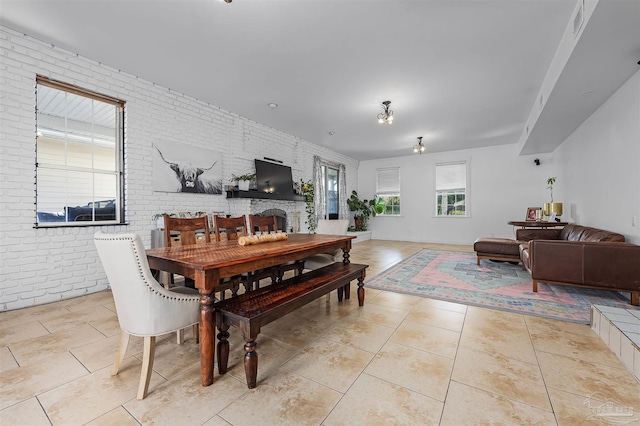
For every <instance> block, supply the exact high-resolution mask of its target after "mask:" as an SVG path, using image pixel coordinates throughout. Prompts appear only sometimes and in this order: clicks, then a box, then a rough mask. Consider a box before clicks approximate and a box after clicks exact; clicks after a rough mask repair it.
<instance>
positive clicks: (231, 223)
mask: <svg viewBox="0 0 640 426" xmlns="http://www.w3.org/2000/svg"><path fill="white" fill-rule="evenodd" d="M213 229H214V232H215V234H216V241H224V240H237V239H238V238H239V237H241V236H245V235H249V233H248V232H247V221H246V220H245V217H244V215H243V216H240V217H221V216H215V217H214V218H213ZM223 236H224V238H223Z"/></svg>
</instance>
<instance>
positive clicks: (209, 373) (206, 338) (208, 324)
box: [200, 290, 216, 386]
mask: <svg viewBox="0 0 640 426" xmlns="http://www.w3.org/2000/svg"><path fill="white" fill-rule="evenodd" d="M200 294H201V297H200V374H201V376H202V386H209V385H211V384H212V383H213V362H214V358H213V357H214V355H213V353H214V350H215V349H214V348H215V328H216V319H215V315H214V309H213V303H214V301H215V298H214V297H213V292H210V293H208V294H206V293H205V290H200Z"/></svg>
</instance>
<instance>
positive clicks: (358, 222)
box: [347, 191, 386, 231]
mask: <svg viewBox="0 0 640 426" xmlns="http://www.w3.org/2000/svg"><path fill="white" fill-rule="evenodd" d="M347 205H348V206H349V210H351V211H352V212H354V215H353V219H354V221H355V226H353V227H350V229H349V230H350V231H366V230H367V226H368V224H369V218H370V217H371V216H373V217H375V216H376V215H379V214H381V213H383V212H384V211H385V209H386V205H385V204H384V201H382V199H381V198H379V197H378V196H377V195H376V196H375V197H374V198H373V199H372V200H362V199H360V197H359V196H358V193H357V192H356V191H353V192H351V197H349V198H348V199H347Z"/></svg>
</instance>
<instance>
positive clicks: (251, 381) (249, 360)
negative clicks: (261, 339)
mask: <svg viewBox="0 0 640 426" xmlns="http://www.w3.org/2000/svg"><path fill="white" fill-rule="evenodd" d="M257 346H258V344H257V343H256V340H255V339H251V340H249V341H247V342H246V343H245V344H244V351H245V354H244V374H245V377H246V378H247V387H248V388H249V389H254V388H255V387H256V383H257V381H258V352H256V347H257Z"/></svg>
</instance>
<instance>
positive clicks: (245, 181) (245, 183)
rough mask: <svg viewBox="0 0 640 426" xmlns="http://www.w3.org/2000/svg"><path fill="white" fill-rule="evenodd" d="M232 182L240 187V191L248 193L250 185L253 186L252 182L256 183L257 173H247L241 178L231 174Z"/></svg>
mask: <svg viewBox="0 0 640 426" xmlns="http://www.w3.org/2000/svg"><path fill="white" fill-rule="evenodd" d="M231 181H232V182H235V183H236V185H238V189H239V190H240V191H248V190H249V185H250V184H251V182H255V181H256V174H255V173H245V174H242V175H239V176H236V175H234V174H231Z"/></svg>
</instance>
